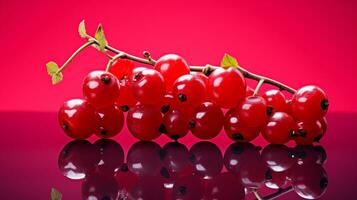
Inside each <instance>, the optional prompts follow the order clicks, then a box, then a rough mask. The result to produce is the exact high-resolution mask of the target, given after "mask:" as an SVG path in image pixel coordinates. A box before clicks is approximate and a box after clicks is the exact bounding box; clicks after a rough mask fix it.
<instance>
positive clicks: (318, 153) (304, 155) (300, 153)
mask: <svg viewBox="0 0 357 200" xmlns="http://www.w3.org/2000/svg"><path fill="white" fill-rule="evenodd" d="M293 156H294V157H295V158H296V159H297V160H298V163H303V164H311V163H316V164H319V165H322V164H324V163H325V162H326V159H327V154H326V151H325V149H324V148H323V147H322V146H312V145H297V146H296V147H294V149H293Z"/></svg>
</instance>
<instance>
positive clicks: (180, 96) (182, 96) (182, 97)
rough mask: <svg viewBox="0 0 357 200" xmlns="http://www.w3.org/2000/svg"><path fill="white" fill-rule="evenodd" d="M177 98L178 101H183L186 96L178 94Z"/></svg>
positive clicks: (185, 99)
mask: <svg viewBox="0 0 357 200" xmlns="http://www.w3.org/2000/svg"><path fill="white" fill-rule="evenodd" d="M177 98H178V99H179V101H180V102H185V101H187V96H186V95H184V94H178V95H177Z"/></svg>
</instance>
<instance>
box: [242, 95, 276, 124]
mask: <svg viewBox="0 0 357 200" xmlns="http://www.w3.org/2000/svg"><path fill="white" fill-rule="evenodd" d="M237 108H238V114H239V120H240V121H241V123H243V124H244V125H245V126H247V127H251V128H255V129H257V128H260V127H262V126H263V125H264V124H265V123H266V121H267V120H268V117H269V116H270V115H271V110H270V109H268V108H267V106H266V103H265V100H264V99H263V98H262V97H259V96H249V97H246V98H245V99H244V100H243V101H242V102H241V103H240V104H239V105H238V107H237Z"/></svg>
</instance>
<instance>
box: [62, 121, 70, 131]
mask: <svg viewBox="0 0 357 200" xmlns="http://www.w3.org/2000/svg"><path fill="white" fill-rule="evenodd" d="M62 128H63V129H64V130H66V131H67V130H69V125H68V124H67V123H64V124H63V125H62Z"/></svg>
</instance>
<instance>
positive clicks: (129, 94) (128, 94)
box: [116, 78, 137, 111]
mask: <svg viewBox="0 0 357 200" xmlns="http://www.w3.org/2000/svg"><path fill="white" fill-rule="evenodd" d="M119 85H120V93H119V96H118V98H117V100H116V104H117V105H118V106H120V107H121V108H122V110H123V111H128V110H129V108H131V107H133V106H135V105H136V103H137V100H136V97H135V95H134V91H133V86H132V82H131V81H130V80H129V79H127V78H123V79H120V80H119Z"/></svg>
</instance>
